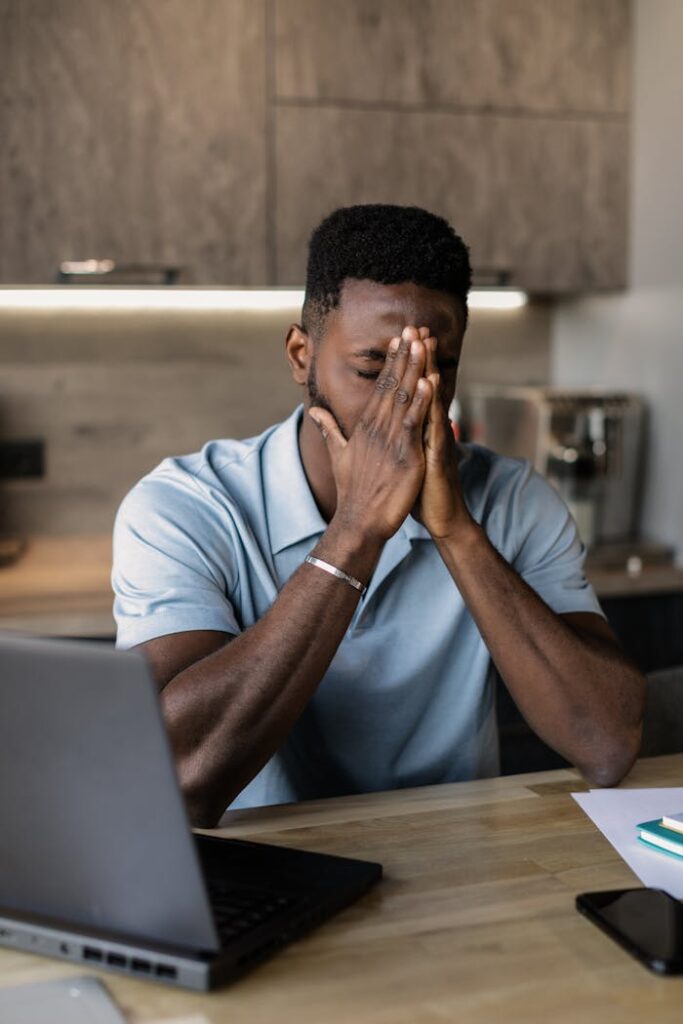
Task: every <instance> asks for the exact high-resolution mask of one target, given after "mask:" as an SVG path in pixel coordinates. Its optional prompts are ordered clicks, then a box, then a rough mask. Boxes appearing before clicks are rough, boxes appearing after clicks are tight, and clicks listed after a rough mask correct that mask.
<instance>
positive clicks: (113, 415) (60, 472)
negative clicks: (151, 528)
mask: <svg viewBox="0 0 683 1024" xmlns="http://www.w3.org/2000/svg"><path fill="white" fill-rule="evenodd" d="M298 313H299V310H298V309H292V310H290V311H280V312H274V313H261V314H259V313H253V314H251V315H239V314H236V313H235V314H228V315H227V316H221V315H211V314H199V315H195V316H192V315H190V316H183V315H180V316H172V315H171V316H168V315H167V316H164V315H163V314H160V315H155V314H153V313H150V314H138V315H135V314H124V313H114V314H109V315H106V314H103V313H99V314H94V315H93V314H85V315H83V316H81V315H79V314H72V315H69V314H64V315H62V316H60V317H58V318H56V319H55V318H53V321H54V322H51V321H50V317H49V316H46V315H45V314H43V315H41V314H38V315H37V316H35V315H34V316H32V315H31V314H30V313H29V314H25V315H16V316H10V317H7V318H5V317H0V379H1V381H2V385H1V389H0V436H3V437H6V438H22V437H23V438H26V437H42V438H44V439H45V446H46V476H45V478H43V479H40V480H26V481H21V480H16V481H12V480H10V481H3V482H2V487H1V488H0V501H1V502H2V507H0V530H5V531H7V532H17V533H20V534H22V535H26V534H35V533H40V534H42V533H46V534H78V533H94V532H99V531H105V532H106V531H110V530H111V527H112V524H113V521H114V515H115V513H116V509H117V507H118V504H119V502H120V501H121V499H122V498H123V496H124V494H125V493H126V492H127V491H128V490H129V489H130V488H131V487H132V486H133V484H135V483H136V481H137V480H138V479H139V478H140V477H141V476H143V475H144V474H145V473H147V472H149V470H151V469H152V468H153V467H154V466H155V465H157V464H158V463H159V462H160V461H161V460H162V459H164V458H166V457H168V456H171V455H181V454H184V453H187V452H191V451H197V450H199V449H200V448H201V447H202V445H203V444H204V443H205V442H207V441H209V440H211V439H212V438H216V437H250V436H253V435H254V434H257V433H260V432H261V431H262V430H265V428H266V427H268V426H270V425H272V424H273V423H277V422H278V421H279V420H282V419H284V418H285V417H286V416H287V415H289V413H290V412H291V410H292V409H293V408H294V406H295V405H296V404H297V402H298V401H299V400H300V397H299V395H300V389H299V388H298V387H296V385H294V384H293V383H292V380H291V375H290V373H289V368H288V365H287V362H286V360H285V357H284V337H285V334H286V332H287V327H288V325H289V323H291V322H292V321H293V320H295V319H297V316H298ZM22 356H24V358H22Z"/></svg>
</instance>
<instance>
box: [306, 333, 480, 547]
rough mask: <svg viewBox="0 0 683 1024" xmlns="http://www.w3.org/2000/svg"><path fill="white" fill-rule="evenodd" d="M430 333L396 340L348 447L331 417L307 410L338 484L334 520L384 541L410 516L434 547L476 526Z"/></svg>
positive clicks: (348, 442) (403, 335) (323, 411)
mask: <svg viewBox="0 0 683 1024" xmlns="http://www.w3.org/2000/svg"><path fill="white" fill-rule="evenodd" d="M436 347H437V342H436V338H434V337H432V336H431V335H430V333H429V329H428V328H427V327H420V328H417V327H412V326H411V327H406V328H405V329H404V331H403V334H402V336H401V338H393V339H392V340H391V342H390V344H389V349H388V351H387V355H386V360H385V364H384V367H383V369H382V372H381V373H380V375H379V377H378V379H377V382H376V384H375V388H374V391H373V394H372V397H371V398H370V400H369V402H368V404H367V406H366V408H365V410H364V412H363V414H362V416H361V418H360V420H359V422H358V424H357V426H356V428H355V429H354V431H353V433H352V434H351V437H350V438H349V439H348V441H347V440H346V439H345V438H344V436H343V435H342V433H341V430H340V429H339V426H338V424H337V422H336V421H335V418H334V416H333V415H332V414H331V413H330V412H329V411H328V410H325V409H321V408H318V407H313V408H312V409H310V410H309V414H310V416H311V418H312V419H314V420H315V422H316V423H317V425H318V427H319V428H320V430H321V433H322V435H323V437H324V439H325V441H326V444H327V450H328V453H329V456H330V460H331V463H332V471H333V473H334V477H335V481H336V485H337V510H336V513H335V519H336V520H337V522H338V523H339V524H340V525H343V526H344V527H352V528H353V529H354V531H358V532H359V534H360V536H362V537H367V538H368V539H374V540H378V541H381V542H384V541H386V540H387V539H388V538H389V537H390V536H392V534H394V533H395V532H396V530H398V528H399V527H400V525H401V523H402V522H403V521H404V520H405V518H406V516H407V515H408V513H409V512H412V513H413V515H415V516H416V518H418V519H419V520H420V521H421V522H422V523H423V525H424V526H425V527H426V528H427V529H428V530H429V532H430V533H431V534H432V536H433V537H434V539H435V540H437V541H438V540H440V539H443V538H445V537H447V536H449V535H452V534H453V532H454V531H456V530H458V529H461V528H462V527H463V526H464V525H467V524H470V525H471V523H472V520H471V518H470V516H469V513H468V511H467V508H466V506H465V503H464V500H463V498H462V493H461V489H460V481H459V478H458V461H459V452H458V447H457V444H456V442H455V438H454V437H453V432H452V430H451V427H450V423H449V421H448V412H447V409H446V396H445V395H444V393H443V389H442V387H441V380H440V375H439V371H438V368H437V362H436Z"/></svg>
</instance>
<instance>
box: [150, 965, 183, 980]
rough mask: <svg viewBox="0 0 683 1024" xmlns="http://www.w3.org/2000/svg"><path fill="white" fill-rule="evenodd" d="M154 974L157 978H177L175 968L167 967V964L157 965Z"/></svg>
mask: <svg viewBox="0 0 683 1024" xmlns="http://www.w3.org/2000/svg"><path fill="white" fill-rule="evenodd" d="M154 973H155V974H156V976H157V977H158V978H177V976H178V972H177V970H176V969H175V967H169V966H168V964H157V965H156V967H155V969H154Z"/></svg>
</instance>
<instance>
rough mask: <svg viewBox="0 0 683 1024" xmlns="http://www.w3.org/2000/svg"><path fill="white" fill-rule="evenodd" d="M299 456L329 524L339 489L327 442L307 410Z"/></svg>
mask: <svg viewBox="0 0 683 1024" xmlns="http://www.w3.org/2000/svg"><path fill="white" fill-rule="evenodd" d="M299 454H300V455H301V463H302V465H303V468H304V473H305V474H306V479H307V480H308V486H309V487H310V488H311V493H312V494H313V497H314V498H315V503H316V505H317V506H318V511H319V512H320V514H321V516H322V517H323V519H324V520H325V522H326V523H329V522H330V520H331V519H332V516H333V515H334V513H335V510H336V508H337V487H336V484H335V481H334V476H333V474H332V466H331V465H330V457H329V455H328V454H327V447H326V445H325V442H324V440H323V438H322V436H321V434H320V431H319V430H318V428H317V426H316V425H315V423H314V422H313V420H312V419H311V417H310V416H309V415H308V413H307V411H306V409H305V408H304V414H303V418H302V420H301V424H300V426H299Z"/></svg>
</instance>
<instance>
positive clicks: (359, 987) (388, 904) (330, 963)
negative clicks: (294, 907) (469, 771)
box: [0, 755, 683, 1024]
mask: <svg viewBox="0 0 683 1024" xmlns="http://www.w3.org/2000/svg"><path fill="white" fill-rule="evenodd" d="M682 773H683V755H675V756H672V757H663V758H656V759H652V760H649V761H641V762H639V763H638V764H637V765H636V767H635V769H634V770H633V772H632V773H631V775H630V776H629V778H628V780H627V782H626V785H628V786H635V787H640V786H667V785H668V786H671V785H678V784H679V783H680V779H681V774H682ZM582 788H584V787H583V783H582V781H581V779H580V777H579V776H578V773H576V772H574V771H571V770H563V771H558V772H544V773H537V774H534V775H526V776H525V775H521V776H517V777H514V776H513V777H508V778H505V779H489V780H480V781H477V782H466V783H460V784H455V785H447V786H438V787H428V788H425V789H419V790H405V791H402V792H396V793H389V794H368V795H360V796H353V797H342V798H339V799H336V800H325V801H318V802H311V803H308V804H299V805H290V806H287V807H275V808H258V809H254V810H250V811H240V812H233V813H232V814H229V815H228V816H227V818H226V821H225V827H224V828H223V829H222V830H221V834H223V835H225V836H227V837H232V838H237V837H240V838H254V839H256V840H257V841H259V842H272V843H278V844H279V845H282V846H292V847H300V848H302V849H311V850H317V851H320V852H322V853H335V854H340V855H347V856H355V857H364V858H367V859H375V860H379V861H380V862H382V863H383V864H384V869H385V877H384V880H383V881H382V883H381V884H380V885H379V886H378V887H377V888H375V889H374V890H373V891H372V892H370V893H369V894H368V895H366V896H365V897H363V899H361V900H360V901H359V902H358V903H356V904H355V905H354V906H352V907H350V908H349V909H347V910H345V911H344V912H343V913H341V914H339V915H337V916H336V917H335V918H334V919H333V920H331V921H329V922H328V923H326V924H325V925H324V926H322V927H321V928H319V929H317V930H316V931H315V932H313V933H311V935H310V936H308V937H307V938H305V939H303V940H300V941H299V942H297V943H295V944H294V945H292V946H290V947H288V948H286V949H285V950H283V951H282V952H281V953H280V954H278V956H277V957H275V958H274V959H273V960H271V961H269V962H268V963H266V964H264V965H263V966H261V967H260V968H258V969H257V970H256V971H254V972H253V973H252V974H251V975H249V976H247V977H246V978H244V979H243V980H242V981H240V982H238V983H237V984H235V985H232V986H230V987H229V988H226V989H224V990H223V991H219V992H216V993H214V994H212V995H209V996H201V995H196V994H192V993H186V992H182V991H180V990H174V989H170V988H163V987H162V986H160V985H154V984H150V983H145V982H136V981H134V980H128V979H126V978H121V977H118V976H116V975H113V974H106V973H104V972H95V971H90V970H88V969H85V970H83V969H82V968H80V967H79V968H78V973H79V974H80V973H87V974H90V973H92V974H98V976H99V977H101V979H102V980H103V981H104V982H105V984H106V985H107V987H108V988H109V989H110V991H111V992H112V994H113V996H114V998H115V999H116V1000H117V1002H118V1003H119V1005H120V1006H121V1007H122V1008H123V1009H124V1010H125V1011H126V1013H127V1014H128V1015H129V1019H130V1020H131V1022H133V1024H141V1022H143V1021H151V1020H153V1019H155V1018H156V1019H158V1018H169V1019H173V1018H177V1017H181V1016H184V1015H190V1014H204V1015H205V1016H206V1017H207V1018H208V1020H210V1021H211V1022H212V1024H223V1022H228V1021H230V1022H235V1021H239V1022H240V1024H272V1021H273V1020H279V1021H285V1022H290V1021H291V1022H292V1024H293V1022H296V1024H320V1022H321V1021H324V1022H325V1024H342V1022H344V1024H348V1022H350V1021H354V1022H358V1024H446V1022H448V1024H452V1022H453V1021H463V1022H464V1021H473V1020H476V1021H478V1022H480V1024H500V1022H501V1021H506V1022H508V1021H511V1022H513V1024H536V1022H541V1021H553V1024H576V1022H577V1021H579V1020H580V1021H582V1022H586V1024H642V1021H643V1020H653V1021H654V1020H656V1021H657V1022H658V1024H674V1022H676V1024H678V1021H679V1020H680V1005H681V999H683V978H658V977H656V976H655V975H653V974H650V973H648V972H647V971H646V970H644V968H643V967H641V966H640V964H638V963H637V962H636V961H635V960H633V959H632V958H631V957H629V956H628V955H627V954H626V953H624V952H623V951H622V950H621V949H620V948H619V947H618V946H617V945H616V944H615V943H613V942H611V941H610V940H609V939H608V938H607V937H606V936H604V935H603V934H602V933H601V932H599V931H598V929H597V928H595V927H594V926H593V925H591V924H590V923H589V922H588V921H586V920H585V919H583V918H582V917H580V916H579V914H577V913H576V911H575V910H574V898H575V896H576V894H577V893H578V892H581V891H584V890H586V889H597V888H611V887H612V888H617V887H622V886H624V887H626V886H633V885H636V884H638V883H637V880H636V879H635V877H634V876H633V874H632V873H631V871H630V870H629V869H628V868H627V867H626V865H625V864H624V862H623V861H621V860H620V858H619V857H618V855H617V853H616V852H615V850H614V849H613V848H612V847H611V846H610V844H609V843H608V842H607V840H606V839H604V837H603V836H602V835H601V834H600V833H599V832H598V830H597V829H596V828H595V827H594V826H593V824H592V822H591V821H590V820H589V819H588V818H587V817H586V815H584V814H583V812H582V811H581V810H580V809H579V807H578V806H577V805H576V804H575V802H574V801H573V800H572V798H571V796H570V793H571V792H572V791H573V790H575V789H582ZM74 971H75V969H74V965H73V964H66V963H60V962H58V961H54V960H47V959H41V958H40V957H32V956H29V955H28V954H21V953H13V952H9V951H0V985H10V984H17V983H20V982H31V981H42V980H48V979H50V978H59V977H67V976H69V975H71V976H73V974H74Z"/></svg>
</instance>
